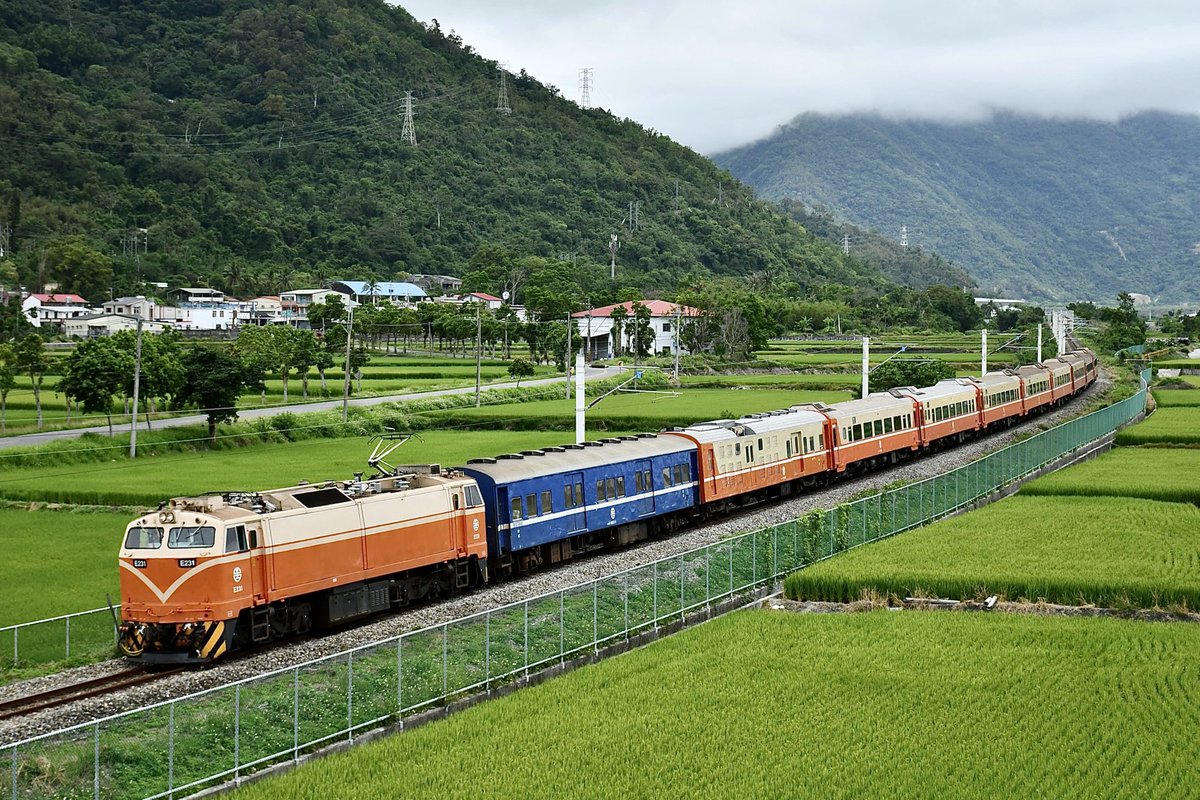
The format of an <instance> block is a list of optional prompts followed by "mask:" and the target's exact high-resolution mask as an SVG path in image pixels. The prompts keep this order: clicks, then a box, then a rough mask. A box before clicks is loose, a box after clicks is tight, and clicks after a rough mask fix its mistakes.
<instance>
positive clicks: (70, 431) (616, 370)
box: [0, 367, 624, 449]
mask: <svg viewBox="0 0 1200 800" xmlns="http://www.w3.org/2000/svg"><path fill="white" fill-rule="evenodd" d="M623 371H624V370H623V369H622V368H620V367H588V368H587V370H586V371H585V372H584V375H583V377H584V379H585V380H589V381H594V380H600V379H603V378H611V377H613V376H615V375H619V374H620V373H621V372H623ZM564 382H565V381H564V378H562V377H561V376H560V377H557V378H539V379H537V380H532V381H524V382H522V384H521V385H522V386H546V385H548V384H554V383H557V384H559V385H560V386H561V385H563V383H564ZM516 385H517V384H516V382H515V381H508V382H506V383H488V384H484V386H483V388H484V390H485V391H486V390H489V389H513V388H516ZM564 391H565V390H564ZM474 392H475V387H474V386H463V387H460V388H457V389H439V390H437V391H432V392H411V393H409V394H389V395H382V396H379V397H352V398H350V405H352V406H377V405H382V404H384V403H395V402H400V401H403V400H420V399H422V398H426V397H438V396H441V395H452V394H474ZM341 407H342V401H341V398H339V399H337V400H322V401H320V402H315V403H297V404H293V405H286V406H271V407H269V408H246V409H241V410H239V411H238V419H241V420H248V419H257V418H259V417H273V416H275V415H276V414H282V413H284V412H288V413H292V414H303V413H307V412H310V411H332V410H335V409H339V408H341ZM207 420H208V417H206V416H205V415H203V414H190V415H188V416H186V417H171V418H168V419H156V420H151V422H150V427H151V429H153V430H162V429H163V428H178V427H180V426H184V425H204V424H206V423H207ZM115 430H116V431H118V432H121V428H119V427H117V428H115ZM128 430H129V425H128V421H127V422H126V424H125V427H124V431H125V432H128ZM144 430H146V427H145V424H144V423H143V422H139V423H138V431H139V432H140V431H144ZM85 433H98V434H101V435H102V436H107V435H108V425H93V426H91V427H88V428H67V429H64V430H60V431H43V432H41V433H26V434H22V435H20V436H6V437H3V438H0V449H4V448H6V447H29V446H31V445H39V444H45V443H46V442H54V441H58V440H60V439H75V438H78V437H80V436H82V435H83V434H85Z"/></svg>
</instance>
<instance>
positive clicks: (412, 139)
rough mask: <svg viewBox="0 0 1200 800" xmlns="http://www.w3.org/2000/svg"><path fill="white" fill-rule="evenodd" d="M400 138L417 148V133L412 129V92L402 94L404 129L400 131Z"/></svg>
mask: <svg viewBox="0 0 1200 800" xmlns="http://www.w3.org/2000/svg"><path fill="white" fill-rule="evenodd" d="M400 138H401V139H403V140H404V141H406V142H408V143H409V144H411V145H412V146H413V147H416V146H417V131H416V129H415V128H414V127H413V94H412V92H405V93H404V128H403V129H402V130H401V131H400Z"/></svg>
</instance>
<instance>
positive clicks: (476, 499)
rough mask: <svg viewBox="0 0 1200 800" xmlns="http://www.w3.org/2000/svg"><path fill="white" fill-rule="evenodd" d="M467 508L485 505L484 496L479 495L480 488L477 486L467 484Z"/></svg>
mask: <svg viewBox="0 0 1200 800" xmlns="http://www.w3.org/2000/svg"><path fill="white" fill-rule="evenodd" d="M466 494H467V508H477V507H479V506H481V505H483V495H482V494H480V493H479V487H478V486H476V485H475V484H473V483H471V484H467V490H466Z"/></svg>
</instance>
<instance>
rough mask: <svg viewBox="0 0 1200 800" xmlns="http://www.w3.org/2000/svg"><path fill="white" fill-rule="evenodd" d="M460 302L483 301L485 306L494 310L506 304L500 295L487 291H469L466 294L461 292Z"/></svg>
mask: <svg viewBox="0 0 1200 800" xmlns="http://www.w3.org/2000/svg"><path fill="white" fill-rule="evenodd" d="M458 302H460V303H483V304H484V306H486V307H487V308H489V309H491V310H492V311H495V310H496V309H498V308H500V306H502V305H504V301H503V300H501V299H500V298H499V297H496V295H494V294H488V293H487V292H467V293H466V294H460V295H459V296H458Z"/></svg>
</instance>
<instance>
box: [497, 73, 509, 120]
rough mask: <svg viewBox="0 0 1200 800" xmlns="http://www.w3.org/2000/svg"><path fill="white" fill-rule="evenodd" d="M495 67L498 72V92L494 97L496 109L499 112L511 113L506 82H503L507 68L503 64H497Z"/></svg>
mask: <svg viewBox="0 0 1200 800" xmlns="http://www.w3.org/2000/svg"><path fill="white" fill-rule="evenodd" d="M496 69H497V70H499V72H500V94H499V95H498V96H497V97H496V110H497V111H499V112H500V113H501V114H511V113H512V108H511V107H510V106H509V105H508V84H507V83H506V82H505V78H506V75H505V73H506V72H507V70H505V69H504V65H503V64H497V65H496Z"/></svg>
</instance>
